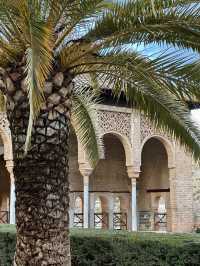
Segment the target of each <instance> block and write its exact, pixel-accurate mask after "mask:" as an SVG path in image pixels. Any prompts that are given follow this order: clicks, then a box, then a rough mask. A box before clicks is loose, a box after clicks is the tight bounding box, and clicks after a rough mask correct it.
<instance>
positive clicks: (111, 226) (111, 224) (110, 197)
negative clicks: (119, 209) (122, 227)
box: [108, 193, 114, 229]
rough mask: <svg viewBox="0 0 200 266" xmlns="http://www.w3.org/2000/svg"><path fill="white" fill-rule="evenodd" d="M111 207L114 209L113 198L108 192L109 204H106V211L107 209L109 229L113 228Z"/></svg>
mask: <svg viewBox="0 0 200 266" xmlns="http://www.w3.org/2000/svg"><path fill="white" fill-rule="evenodd" d="M113 209H114V198H113V194H112V193H110V195H109V206H108V211H109V229H113Z"/></svg>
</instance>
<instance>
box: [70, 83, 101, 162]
mask: <svg viewBox="0 0 200 266" xmlns="http://www.w3.org/2000/svg"><path fill="white" fill-rule="evenodd" d="M95 103H96V99H95V97H94V95H93V93H92V92H91V90H90V89H88V87H86V88H85V87H77V88H76V89H75V90H74V92H73V95H72V121H73V123H74V124H75V131H76V134H77V136H78V138H79V140H80V142H81V144H82V146H83V148H84V149H85V151H86V154H87V156H88V160H89V161H90V163H91V165H92V166H95V165H96V163H97V162H98V160H99V157H100V154H101V152H102V143H101V139H100V137H99V133H98V130H97V125H96V122H97V112H96V108H95Z"/></svg>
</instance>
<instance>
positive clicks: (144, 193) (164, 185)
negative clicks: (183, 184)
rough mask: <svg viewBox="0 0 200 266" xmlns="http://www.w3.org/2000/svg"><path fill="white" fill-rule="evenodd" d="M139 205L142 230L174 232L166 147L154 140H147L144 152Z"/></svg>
mask: <svg viewBox="0 0 200 266" xmlns="http://www.w3.org/2000/svg"><path fill="white" fill-rule="evenodd" d="M137 202H138V210H139V226H140V229H141V230H159V231H160V230H162V231H164V230H165V231H166V230H167V229H169V228H170V225H169V219H167V216H170V184H169V170H168V154H167V151H166V149H165V146H164V145H163V143H162V142H161V141H160V140H159V139H157V138H154V137H153V138H150V139H149V140H147V142H146V143H145V144H144V146H143V149H142V164H141V175H140V178H139V182H138V201H137ZM161 228H162V229H161Z"/></svg>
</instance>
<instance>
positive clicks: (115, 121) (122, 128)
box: [97, 110, 131, 141]
mask: <svg viewBox="0 0 200 266" xmlns="http://www.w3.org/2000/svg"><path fill="white" fill-rule="evenodd" d="M97 115H98V125H99V127H100V131H101V134H102V135H103V134H106V133H108V132H111V131H114V132H117V133H119V134H121V135H122V136H126V137H127V138H128V139H129V140H130V141H131V114H130V113H125V112H124V113H123V112H114V111H105V110H98V112H97Z"/></svg>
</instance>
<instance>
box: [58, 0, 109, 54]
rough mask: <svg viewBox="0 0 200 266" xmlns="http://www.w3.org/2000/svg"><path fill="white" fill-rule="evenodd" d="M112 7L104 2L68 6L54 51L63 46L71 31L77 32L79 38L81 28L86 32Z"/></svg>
mask: <svg viewBox="0 0 200 266" xmlns="http://www.w3.org/2000/svg"><path fill="white" fill-rule="evenodd" d="M112 6H113V4H112V3H111V2H110V1H106V0H84V1H73V3H72V4H71V6H68V8H67V9H66V10H65V15H64V16H63V19H62V23H61V26H60V27H61V28H63V30H61V32H60V34H59V37H58V39H57V41H56V44H55V49H56V48H58V47H59V46H60V45H62V44H64V43H65V38H66V37H68V35H70V34H71V33H73V31H79V36H80V31H81V28H83V30H84V31H87V28H88V26H89V25H91V24H93V23H94V21H95V19H96V18H97V17H98V16H100V14H101V12H102V11H103V10H108V8H110V7H112Z"/></svg>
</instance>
